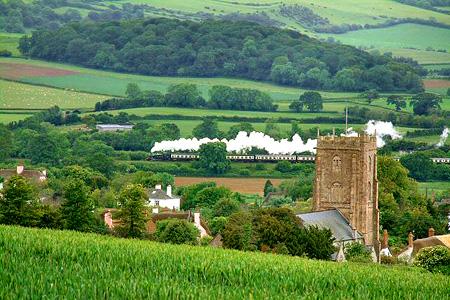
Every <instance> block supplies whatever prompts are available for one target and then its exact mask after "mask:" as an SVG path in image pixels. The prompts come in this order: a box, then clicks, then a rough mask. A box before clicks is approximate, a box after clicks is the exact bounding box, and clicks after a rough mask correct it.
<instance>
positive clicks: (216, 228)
mask: <svg viewBox="0 0 450 300" xmlns="http://www.w3.org/2000/svg"><path fill="white" fill-rule="evenodd" d="M227 222H228V218H227V217H215V218H212V219H211V221H209V222H208V227H209V229H210V230H211V234H212V235H217V234H219V233H222V231H223V229H224V228H225V226H226V225H227Z"/></svg>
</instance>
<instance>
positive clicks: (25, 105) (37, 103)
mask: <svg viewBox="0 0 450 300" xmlns="http://www.w3.org/2000/svg"><path fill="white" fill-rule="evenodd" d="M106 98H107V97H106V96H100V95H94V94H86V93H79V92H74V91H68V90H61V89H54V88H48V87H42V86H36V85H30V84H23V83H18V82H13V81H5V80H0V110H1V109H46V108H49V107H51V106H54V105H58V106H59V107H61V108H63V109H74V108H78V109H92V108H93V107H94V105H95V103H96V102H98V101H102V100H104V99H106Z"/></svg>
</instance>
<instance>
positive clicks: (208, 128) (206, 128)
mask: <svg viewBox="0 0 450 300" xmlns="http://www.w3.org/2000/svg"><path fill="white" fill-rule="evenodd" d="M192 134H193V135H194V136H195V137H196V138H205V137H207V138H210V139H213V138H220V137H221V136H222V132H221V131H220V130H219V126H218V124H217V121H216V120H214V119H212V118H205V119H203V122H202V123H200V124H198V125H197V126H196V127H195V128H194V129H193V130H192Z"/></svg>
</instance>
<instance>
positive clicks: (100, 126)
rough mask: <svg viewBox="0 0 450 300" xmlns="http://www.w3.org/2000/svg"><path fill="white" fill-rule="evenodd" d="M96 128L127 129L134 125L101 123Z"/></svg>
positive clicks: (102, 129) (105, 129)
mask: <svg viewBox="0 0 450 300" xmlns="http://www.w3.org/2000/svg"><path fill="white" fill-rule="evenodd" d="M95 128H97V130H98V131H127V130H131V129H133V125H119V124H99V125H96V126H95Z"/></svg>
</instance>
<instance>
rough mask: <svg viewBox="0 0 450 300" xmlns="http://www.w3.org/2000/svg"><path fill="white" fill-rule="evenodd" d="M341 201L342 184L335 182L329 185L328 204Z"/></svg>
mask: <svg viewBox="0 0 450 300" xmlns="http://www.w3.org/2000/svg"><path fill="white" fill-rule="evenodd" d="M342 201H343V188H342V184H340V183H339V182H335V183H333V184H332V185H331V191H330V202H342Z"/></svg>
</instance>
